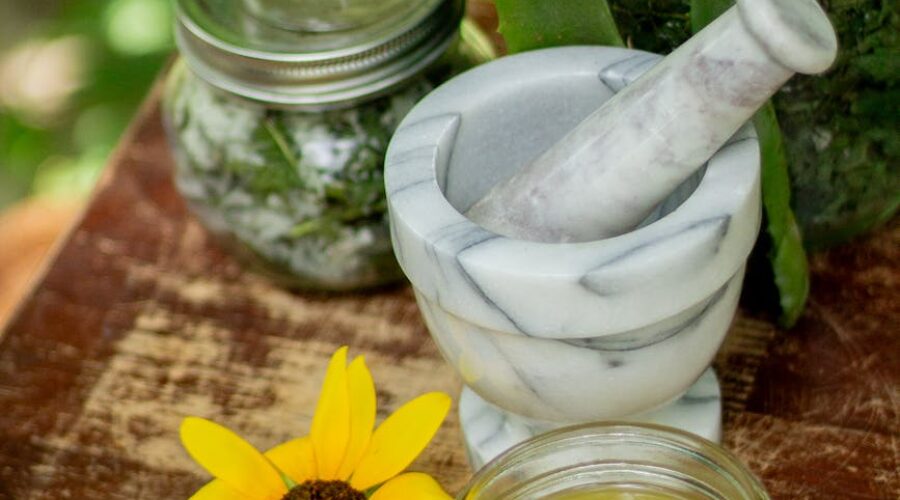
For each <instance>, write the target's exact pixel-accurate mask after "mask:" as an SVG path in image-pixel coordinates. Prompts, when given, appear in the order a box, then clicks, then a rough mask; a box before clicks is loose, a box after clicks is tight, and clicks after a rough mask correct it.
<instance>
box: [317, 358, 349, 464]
mask: <svg viewBox="0 0 900 500" xmlns="http://www.w3.org/2000/svg"><path fill="white" fill-rule="evenodd" d="M349 400H350V396H349V392H348V389H347V348H346V347H341V348H340V349H338V350H337V352H335V353H334V355H333V356H332V357H331V362H330V363H328V371H326V372H325V381H324V382H323V383H322V392H321V393H320V394H319V404H318V405H317V406H316V414H315V416H313V420H312V425H311V428H310V433H309V435H310V438H311V439H312V442H313V449H314V450H315V455H316V472H317V474H318V478H319V479H326V480H327V479H337V478H338V476H337V472H338V468H339V467H340V466H341V461H342V460H343V459H344V452H345V451H346V450H347V443H348V441H349V440H350V403H349Z"/></svg>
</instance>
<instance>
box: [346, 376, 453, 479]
mask: <svg viewBox="0 0 900 500" xmlns="http://www.w3.org/2000/svg"><path fill="white" fill-rule="evenodd" d="M449 410H450V396H448V395H446V394H444V393H440V392H431V393H428V394H424V395H422V396H419V397H418V398H416V399H414V400H412V401H410V402H408V403H406V404H405V405H403V406H402V407H400V409H398V410H397V411H396V412H394V414H393V415H391V416H390V417H388V418H387V419H386V420H385V421H384V422H382V423H381V425H380V426H378V429H375V433H374V434H372V441H371V442H370V443H369V448H368V449H367V450H366V453H365V455H363V458H362V459H361V460H360V461H359V465H358V466H357V467H356V471H355V472H354V473H353V477H352V478H351V479H350V484H351V485H352V486H353V487H354V488H356V489H358V490H360V491H365V490H367V489H369V488H371V487H372V486H375V485H377V484H380V483H382V482H384V481H386V480H388V479H390V478H392V477H394V476H396V475H397V474H399V473H400V472H402V471H403V469H405V468H406V467H407V466H408V465H409V464H410V463H412V461H413V460H415V458H416V457H417V456H419V453H421V452H422V450H424V449H425V446H427V445H428V442H429V441H431V438H432V437H434V433H435V432H437V430H438V429H439V428H440V427H441V422H443V421H444V417H445V416H447V411H449Z"/></svg>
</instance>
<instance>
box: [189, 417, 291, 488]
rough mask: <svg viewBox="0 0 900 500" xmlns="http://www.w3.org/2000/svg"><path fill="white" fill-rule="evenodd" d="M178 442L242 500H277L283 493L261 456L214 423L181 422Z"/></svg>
mask: <svg viewBox="0 0 900 500" xmlns="http://www.w3.org/2000/svg"><path fill="white" fill-rule="evenodd" d="M181 442H182V443H183V444H184V447H185V449H187V451H188V453H190V455H191V457H193V458H194V460H195V461H196V462H197V463H198V464H200V465H201V466H202V467H203V468H204V469H206V470H207V471H209V473H210V474H212V475H213V476H215V477H216V478H218V479H221V480H222V482H223V483H225V484H226V485H228V486H229V487H230V488H231V489H233V490H235V491H236V492H238V493H241V494H243V495H244V496H245V498H253V499H260V500H268V499H270V498H274V499H278V498H281V496H283V495H284V494H285V493H286V492H287V487H286V486H285V485H284V482H283V481H282V480H281V475H280V474H279V473H278V471H277V470H275V467H273V466H272V464H271V463H270V462H269V461H268V460H267V459H266V458H265V457H264V456H263V454H262V453H260V452H259V451H257V450H256V448H254V447H253V445H251V444H250V443H248V442H247V441H244V439H243V438H241V437H240V436H238V435H237V434H235V433H234V432H232V431H230V430H228V429H226V428H225V427H222V426H221V425H219V424H217V423H215V422H210V421H209V420H206V419H203V418H199V417H187V418H185V419H184V420H183V421H182V422H181Z"/></svg>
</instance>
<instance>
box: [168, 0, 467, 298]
mask: <svg viewBox="0 0 900 500" xmlns="http://www.w3.org/2000/svg"><path fill="white" fill-rule="evenodd" d="M386 6H387V7H390V8H386ZM177 7H178V11H177V13H178V23H177V26H176V39H177V42H178V47H179V50H180V53H181V56H182V57H181V58H180V59H179V60H178V61H177V62H176V63H175V64H174V66H173V68H172V71H171V73H170V75H169V77H168V80H167V82H166V88H165V94H164V98H163V117H164V123H165V125H166V130H167V134H168V137H169V141H170V144H171V146H172V150H173V152H174V155H175V163H176V170H175V182H176V185H177V187H178V190H179V191H180V193H181V194H182V196H183V198H184V199H185V200H186V201H187V202H188V205H189V206H190V208H191V209H192V211H193V212H194V213H195V214H196V215H197V216H198V218H199V219H200V220H201V222H202V223H203V224H204V225H205V226H206V227H207V228H208V229H209V230H210V231H211V232H213V233H214V234H215V235H217V236H219V237H220V239H221V240H222V241H225V242H226V243H228V246H229V247H230V248H231V249H232V250H234V251H235V252H237V253H238V254H239V255H241V256H244V257H245V260H247V259H246V258H249V261H250V262H251V263H253V264H256V265H255V266H254V267H256V268H257V269H258V270H262V271H264V272H266V274H268V275H269V276H270V277H273V278H274V279H275V280H276V281H278V282H279V283H280V284H282V285H286V286H290V287H297V288H307V289H321V290H333V291H343V290H353V289H360V288H366V287H372V286H378V285H383V284H387V283H390V282H393V281H396V280H398V279H400V278H401V276H402V273H401V272H400V270H399V267H398V266H397V264H396V262H395V260H394V256H393V253H392V250H391V243H390V235H389V231H388V225H387V220H386V217H385V210H386V202H385V196H384V186H383V173H382V168H383V156H384V152H385V149H386V148H387V144H388V140H389V139H390V136H391V134H392V133H393V131H394V128H395V127H396V126H397V125H398V124H399V122H400V120H401V119H402V118H403V116H404V115H405V114H406V113H407V111H409V110H410V109H411V108H412V106H413V105H414V104H415V103H416V102H417V101H418V100H419V99H420V98H421V97H423V96H424V95H425V94H426V93H427V92H429V91H430V90H431V89H432V88H434V86H436V85H437V84H438V83H440V81H442V80H443V79H446V78H447V77H449V76H450V75H451V74H452V73H453V72H455V71H458V70H459V69H461V67H464V66H466V65H467V64H468V61H467V60H465V59H464V58H463V57H462V56H461V55H460V54H462V53H463V52H462V51H457V50H452V49H454V48H455V47H456V46H457V44H458V42H457V32H458V28H459V24H460V20H461V18H462V14H463V3H462V0H404V1H403V2H401V3H399V4H398V3H397V2H396V1H394V0H380V1H379V0H366V1H365V2H359V1H355V0H352V1H341V2H337V1H334V0H178V1H177ZM288 7H290V9H287V8H288ZM279 9H280V10H279ZM285 9H287V10H285ZM292 16H306V17H303V18H298V17H292ZM310 23H312V24H310Z"/></svg>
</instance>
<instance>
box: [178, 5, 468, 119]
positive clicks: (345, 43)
mask: <svg viewBox="0 0 900 500" xmlns="http://www.w3.org/2000/svg"><path fill="white" fill-rule="evenodd" d="M266 1H267V0H178V1H177V7H178V21H177V26H176V40H177V43H178V47H179V49H180V51H181V54H182V55H183V56H184V58H185V59H186V61H187V63H188V65H189V66H190V67H191V69H192V70H193V71H194V72H195V73H196V74H197V75H198V76H199V77H201V78H202V79H204V80H205V81H207V82H208V83H210V84H212V85H213V86H215V87H218V88H221V89H223V90H226V91H228V92H232V93H234V94H237V95H240V96H243V97H246V98H249V99H253V100H257V101H263V102H266V103H271V104H276V105H283V106H294V107H301V108H309V109H326V108H334V107H341V106H347V105H350V104H353V103H357V102H360V101H363V100H367V99H371V98H372V97H375V96H378V95H382V94H384V93H385V92H388V91H389V90H391V89H393V88H395V87H396V86H398V85H400V84H402V83H404V82H406V81H407V80H409V79H410V78H411V77H413V76H415V75H416V74H418V73H420V72H421V71H422V70H423V69H425V68H426V67H427V66H428V65H429V64H430V63H432V62H433V61H434V60H435V59H437V58H438V57H439V56H440V55H441V54H443V53H444V51H446V49H447V47H448V46H449V44H450V43H451V41H452V40H453V39H454V37H455V35H456V33H457V30H458V27H459V22H460V20H461V18H462V15H463V0H401V1H397V0H393V1H392V0H365V2H360V1H358V0H357V2H358V3H359V4H360V5H362V6H363V8H368V9H370V11H371V12H372V13H373V15H372V16H365V15H360V12H359V11H358V10H357V11H355V12H354V17H353V18H348V22H346V23H333V24H332V25H327V24H325V25H323V24H322V23H319V24H316V25H314V26H313V27H310V26H306V27H304V25H303V24H302V22H287V21H290V19H288V18H285V19H282V21H283V22H273V21H275V20H276V19H277V17H276V16H261V15H260V9H259V4H265V3H266ZM268 1H271V2H272V3H273V4H275V3H278V2H277V1H273V0H268ZM293 1H295V2H296V0H293ZM304 1H305V2H306V3H308V4H309V3H315V2H317V1H319V2H335V0H304ZM345 2H346V0H345ZM366 2H367V3H366ZM282 3H284V0H282ZM299 3H301V4H302V3H303V2H299ZM351 3H353V2H351ZM332 5H334V4H333V3H332ZM378 7H381V8H380V9H379V8H378ZM339 15H340V13H338V14H337V16H339ZM337 18H338V17H336V16H335V14H334V13H332V14H331V17H330V18H329V20H335V19H337ZM297 21H302V20H297Z"/></svg>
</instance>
